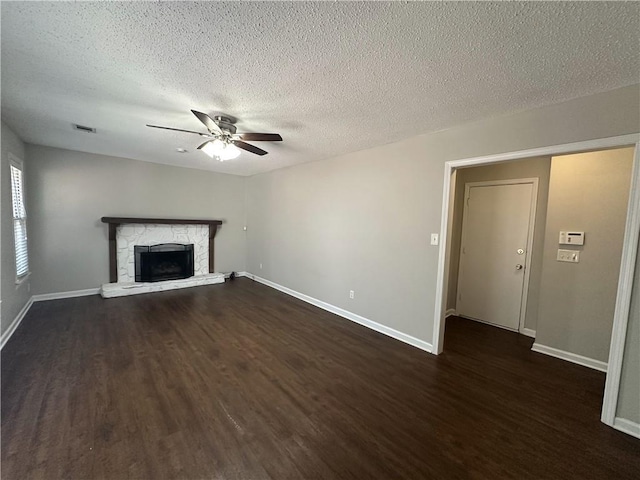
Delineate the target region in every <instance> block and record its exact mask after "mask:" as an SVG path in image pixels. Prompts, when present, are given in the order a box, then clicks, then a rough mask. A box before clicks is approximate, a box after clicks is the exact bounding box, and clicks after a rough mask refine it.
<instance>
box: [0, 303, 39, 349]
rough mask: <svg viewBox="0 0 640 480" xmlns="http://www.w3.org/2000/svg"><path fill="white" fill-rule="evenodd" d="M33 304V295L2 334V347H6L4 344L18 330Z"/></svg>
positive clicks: (0, 346) (0, 342) (0, 343)
mask: <svg viewBox="0 0 640 480" xmlns="http://www.w3.org/2000/svg"><path fill="white" fill-rule="evenodd" d="M31 305H33V297H31V298H29V300H27V303H25V304H24V307H22V310H20V311H19V312H18V315H16V318H14V319H13V322H11V325H9V328H7V329H6V330H5V332H4V333H3V334H2V338H1V339H0V349H2V348H4V346H5V345H6V344H7V342H8V341H9V338H11V335H13V334H14V332H15V331H16V329H17V328H18V326H19V325H20V323H21V322H22V320H23V319H24V317H25V315H27V312H28V311H29V309H30V308H31Z"/></svg>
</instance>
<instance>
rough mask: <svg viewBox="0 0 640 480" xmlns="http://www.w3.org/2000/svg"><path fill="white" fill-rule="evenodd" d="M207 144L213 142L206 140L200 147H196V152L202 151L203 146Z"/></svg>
mask: <svg viewBox="0 0 640 480" xmlns="http://www.w3.org/2000/svg"><path fill="white" fill-rule="evenodd" d="M209 142H213V140H207V141H206V142H204V143H203V144H202V145H200V146H199V147H198V150H202V149H203V148H204V146H205V145H206V144H207V143H209Z"/></svg>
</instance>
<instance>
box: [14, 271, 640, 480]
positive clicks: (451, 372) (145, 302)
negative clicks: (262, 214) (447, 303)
mask: <svg viewBox="0 0 640 480" xmlns="http://www.w3.org/2000/svg"><path fill="white" fill-rule="evenodd" d="M530 345H531V339H528V338H526V337H523V336H520V335H517V334H514V333H510V332H506V331H503V330H500V329H497V328H492V327H489V326H486V325H482V324H479V323H475V322H471V321H467V320H463V319H456V318H454V319H450V320H449V321H448V322H447V331H446V344H445V353H444V354H443V355H441V356H439V357H435V356H433V355H430V354H427V353H425V352H422V351H420V350H418V349H415V348H413V347H410V346H408V345H405V344H403V343H400V342H398V341H395V340H393V339H390V338H388V337H385V336H383V335H381V334H378V333H376V332H373V331H371V330H368V329H366V328H364V327H361V326H359V325H356V324H354V323H351V322H349V321H347V320H344V319H342V318H339V317H336V316H334V315H331V314H329V313H327V312H324V311H322V310H318V309H316V308H314V307H311V306H309V305H307V304H305V303H303V302H300V301H298V300H296V299H293V298H291V297H288V296H286V295H284V294H282V293H279V292H277V291H275V290H272V289H270V288H268V287H265V286H262V285H260V284H256V283H253V282H252V281H251V280H248V279H237V280H236V281H234V282H232V283H227V284H225V285H214V286H208V287H198V288H192V289H186V290H180V291H174V292H163V293H155V294H147V295H140V296H134V297H128V298H120V299H110V300H103V299H102V298H100V297H98V296H93V297H84V298H75V299H67V300H56V301H50V302H41V303H36V304H34V305H33V307H32V308H31V310H30V312H29V314H28V315H27V317H26V318H25V320H24V321H23V322H22V324H21V325H20V327H19V329H18V330H17V331H16V333H15V334H14V336H13V337H12V338H11V340H10V341H9V342H8V344H7V345H6V346H5V348H4V349H3V351H2V478H3V479H30V478H43V479H57V478H70V479H83V480H84V479H93V478H109V479H125V478H132V479H154V480H155V479H162V478H175V479H204V478H211V479H214V478H215V479H248V480H253V479H262V478H269V479H305V478H309V479H333V478H353V479H368V478H376V479H401V478H407V479H414V480H415V479H423V478H438V479H449V478H461V479H467V478H468V479H501V478H514V479H526V478H535V479H541V478H549V479H551V478H553V479H570V478H576V479H589V478H594V479H596V478H597V479H606V478H611V479H624V478H638V472H640V441H639V440H637V439H634V438H632V437H629V436H627V435H625V434H622V433H620V432H617V431H615V430H612V429H610V428H608V427H606V426H604V425H603V424H601V423H600V421H599V415H600V404H601V397H602V391H603V385H604V375H603V374H601V373H599V372H595V371H592V370H589V369H587V368H583V367H579V366H577V365H572V364H569V363H566V362H563V361H561V360H557V359H554V358H551V357H546V356H544V355H540V354H537V353H533V352H531V351H530V350H529V348H530Z"/></svg>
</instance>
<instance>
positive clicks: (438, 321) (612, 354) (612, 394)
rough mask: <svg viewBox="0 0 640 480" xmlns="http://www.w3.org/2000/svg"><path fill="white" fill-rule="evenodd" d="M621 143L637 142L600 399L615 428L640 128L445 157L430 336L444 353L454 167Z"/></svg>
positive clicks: (638, 225)
mask: <svg viewBox="0 0 640 480" xmlns="http://www.w3.org/2000/svg"><path fill="white" fill-rule="evenodd" d="M620 147H635V153H634V159H633V167H632V170H631V182H630V183H631V185H630V187H631V188H630V191H629V203H628V206H627V216H626V223H625V232H624V240H623V244H622V258H621V265H620V275H619V277H618V291H617V295H616V306H615V313H614V317H613V329H612V332H611V346H610V349H609V361H608V367H607V374H606V375H607V377H606V382H605V387H604V396H603V401H602V415H601V417H600V419H601V421H602V422H603V423H605V424H606V425H609V426H611V427H614V428H618V427H617V426H616V425H615V418H616V417H615V414H616V410H617V406H618V393H619V390H620V376H621V374H622V357H623V355H624V345H625V340H626V337H627V324H628V321H629V309H630V306H631V290H632V287H633V275H634V273H635V261H636V255H637V253H638V252H637V251H638V238H639V236H640V133H633V134H629V135H621V136H616V137H608V138H599V139H595V140H586V141H581V142H575V143H565V144H561V145H552V146H548V147H541V148H532V149H528V150H519V151H515V152H508V153H500V154H495V155H487V156H482V157H473V158H467V159H462V160H452V161H448V162H445V164H444V188H443V192H442V215H441V220H440V239H441V242H440V247H439V249H438V270H437V273H436V275H437V277H436V300H435V312H434V319H433V341H432V345H433V347H432V353H433V354H434V355H438V354H440V353H442V347H443V344H444V322H445V312H446V291H445V288H444V286H445V285H446V284H447V283H446V282H447V280H448V278H447V277H448V269H449V261H450V251H451V241H450V239H449V235H448V223H449V216H450V215H451V213H452V208H451V206H452V203H453V202H450V200H451V199H450V196H451V193H452V188H451V183H452V182H451V177H452V174H453V173H454V172H455V171H456V169H458V168H461V167H469V166H478V165H490V164H495V163H502V162H508V161H513V160H521V159H524V158H531V157H539V156H545V155H546V156H554V155H563V154H569V153H581V152H589V151H594V150H606V149H611V148H620Z"/></svg>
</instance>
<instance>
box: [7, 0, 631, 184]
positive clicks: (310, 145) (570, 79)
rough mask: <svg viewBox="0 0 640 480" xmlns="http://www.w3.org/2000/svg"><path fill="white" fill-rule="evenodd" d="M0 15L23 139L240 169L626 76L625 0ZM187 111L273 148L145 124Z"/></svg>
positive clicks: (241, 5)
mask: <svg viewBox="0 0 640 480" xmlns="http://www.w3.org/2000/svg"><path fill="white" fill-rule="evenodd" d="M1 9H2V10H1V15H2V57H1V62H2V63H1V65H2V118H3V120H4V121H5V122H6V123H7V124H8V125H9V126H11V127H12V128H13V129H14V130H15V131H16V133H18V134H19V135H20V136H21V137H22V139H23V140H25V141H26V142H29V143H34V144H40V145H50V146H54V147H60V148H68V149H74V150H80V151H86V152H93V153H101V154H107V155H115V156H120V157H128V158H134V159H138V160H145V161H150V162H158V163H164V164H171V165H179V166H187V167H193V168H201V169H207V170H213V171H218V172H225V173H232V174H239V175H251V174H255V173H259V172H264V171H268V170H273V169H275V168H280V167H284V166H288V165H293V164H296V163H302V162H309V161H313V160H320V159H324V158H328V157H332V156H336V155H339V154H343V153H347V152H352V151H356V150H361V149H364V148H367V147H369V146H375V145H382V144H385V143H389V142H393V141H397V140H400V139H403V138H407V137H410V136H414V135H417V134H420V133H426V132H430V131H435V130H439V129H443V128H447V127H450V126H453V125H456V124H460V123H463V122H468V121H472V120H475V119H479V118H483V117H487V116H493V115H498V114H502V113H506V112H511V111H516V110H522V109H528V108H532V107H536V106H541V105H545V104H550V103H555V102H559V101H563V100H567V99H570V98H575V97H580V96H584V95H589V94H592V93H596V92H600V91H605V90H610V89H614V88H617V87H621V86H626V85H630V84H634V83H638V82H639V81H640V49H639V48H638V42H639V36H638V35H639V33H638V32H639V31H640V5H639V4H638V3H636V2H630V3H604V2H587V3H573V2H572V3H556V2H542V3H538V2H535V3H520V2H518V3H509V4H504V3H503V4H498V3H493V2H491V3H486V2H472V3H457V2H455V3H431V2H430V3H405V2H392V3H387V2H367V3H364V2H355V3H333V2H326V3H325V2H286V3H263V2H257V3H248V2H238V3H235V2H234V3H218V2H175V3H174V2H171V3H156V2H152V3H149V2H126V3H120V2H91V3H85V2H77V3H76V2H2V4H1ZM192 108H193V109H196V110H200V111H203V112H207V113H211V112H225V113H228V114H230V115H233V116H235V117H237V118H238V119H239V121H238V130H239V131H247V132H276V133H280V134H281V135H282V136H283V138H284V141H283V142H281V143H267V142H260V143H257V142H256V143H255V145H257V146H260V147H261V148H264V149H265V150H267V151H268V152H269V155H266V156H264V157H258V156H256V155H252V154H250V153H245V152H243V153H242V154H241V155H240V157H239V158H237V159H235V160H232V161H228V162H224V163H221V162H215V161H213V160H211V159H210V158H209V157H207V156H206V155H204V154H203V153H202V152H199V151H196V150H195V148H196V146H197V145H199V144H200V143H201V138H200V137H197V136H195V135H189V134H186V133H174V132H169V131H160V130H154V129H150V128H147V127H146V126H145V124H147V123H152V124H159V125H166V126H171V127H178V128H184V129H189V130H201V131H205V130H204V127H203V126H202V125H201V124H200V123H199V122H198V120H197V119H196V118H195V117H194V116H193V115H192V114H191V113H190V111H189V110H190V109H192ZM72 123H78V124H81V125H87V126H91V127H95V128H96V129H97V131H98V133H97V134H96V135H91V134H86V133H81V132H77V131H74V130H72V126H71V125H72ZM178 147H185V148H187V149H189V153H187V154H180V153H177V152H176V151H175V149H176V148H178Z"/></svg>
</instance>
